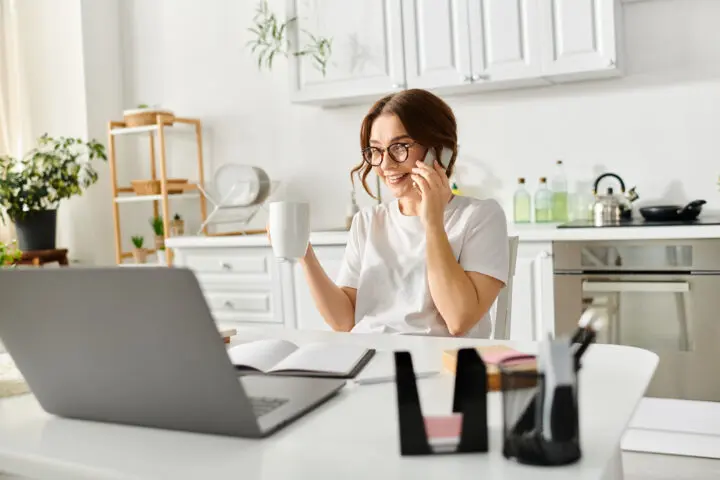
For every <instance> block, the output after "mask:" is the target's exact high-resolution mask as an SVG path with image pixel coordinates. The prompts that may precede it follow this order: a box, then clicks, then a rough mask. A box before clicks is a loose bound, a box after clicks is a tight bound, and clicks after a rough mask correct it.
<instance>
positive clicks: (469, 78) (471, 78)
mask: <svg viewBox="0 0 720 480" xmlns="http://www.w3.org/2000/svg"><path fill="white" fill-rule="evenodd" d="M461 81H463V82H465V83H471V82H472V81H473V77H471V76H470V75H464V76H463V77H462V80H461Z"/></svg>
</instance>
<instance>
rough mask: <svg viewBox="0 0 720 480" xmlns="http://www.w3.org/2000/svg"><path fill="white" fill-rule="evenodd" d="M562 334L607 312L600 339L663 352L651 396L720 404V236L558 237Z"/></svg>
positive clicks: (555, 252)
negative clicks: (585, 317)
mask: <svg viewBox="0 0 720 480" xmlns="http://www.w3.org/2000/svg"><path fill="white" fill-rule="evenodd" d="M553 266H554V286H555V333H556V335H562V334H568V333H570V332H572V331H573V330H574V329H575V328H576V327H577V322H578V319H579V318H580V315H581V314H582V312H583V311H584V310H585V309H586V308H588V307H589V306H590V305H593V306H596V307H600V308H603V309H606V311H607V314H608V318H609V325H607V326H606V327H605V329H604V330H603V332H602V335H601V336H600V338H599V339H598V341H599V342H604V343H612V344H619V345H631V346H636V347H640V348H644V349H647V350H651V351H653V352H655V353H657V354H658V356H659V357H660V362H659V364H658V368H657V371H656V373H655V376H654V377H653V380H652V382H651V384H650V386H649V389H648V392H647V396H649V397H660V398H677V399H688V400H707V401H720V375H719V374H718V373H719V372H720V239H717V240H715V239H702V240H642V241H629V240H628V241H589V242H555V243H554V244H553Z"/></svg>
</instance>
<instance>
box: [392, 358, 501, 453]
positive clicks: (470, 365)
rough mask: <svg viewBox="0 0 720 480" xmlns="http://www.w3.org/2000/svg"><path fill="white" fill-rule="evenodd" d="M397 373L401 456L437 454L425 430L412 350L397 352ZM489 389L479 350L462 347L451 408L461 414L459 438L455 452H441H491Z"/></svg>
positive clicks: (458, 359) (485, 369)
mask: <svg viewBox="0 0 720 480" xmlns="http://www.w3.org/2000/svg"><path fill="white" fill-rule="evenodd" d="M395 375H396V377H395V384H396V388H397V407H398V420H399V424H400V425H399V427H400V453H401V455H431V454H434V453H436V452H434V451H433V449H432V447H431V446H430V443H429V441H428V437H427V432H426V430H425V420H424V417H423V413H422V408H421V407H420V397H419V395H418V389H417V384H416V383H415V370H414V369H413V363H412V357H411V356H410V352H395ZM487 390H488V384H487V368H486V367H485V363H484V362H483V360H482V358H480V355H478V353H477V350H475V349H474V348H463V349H460V350H459V351H458V356H457V367H456V372H455V391H454V394H453V409H452V411H453V412H454V413H460V414H462V423H461V431H460V441H459V442H458V445H457V447H456V449H455V450H454V451H446V452H439V453H471V452H480V453H484V452H487V451H488V425H487Z"/></svg>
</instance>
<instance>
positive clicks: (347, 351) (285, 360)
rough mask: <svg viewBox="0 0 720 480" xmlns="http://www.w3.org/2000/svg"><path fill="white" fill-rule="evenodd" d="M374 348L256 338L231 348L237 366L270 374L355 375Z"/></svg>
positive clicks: (352, 376) (233, 362)
mask: <svg viewBox="0 0 720 480" xmlns="http://www.w3.org/2000/svg"><path fill="white" fill-rule="evenodd" d="M374 353H375V350H372V349H367V348H364V347H359V346H357V345H348V344H336V343H311V344H307V345H303V346H298V345H295V344H294V343H292V342H289V341H287V340H279V339H270V340H256V341H254V342H248V343H243V344H240V345H236V346H234V347H230V348H228V355H229V356H230V361H231V362H232V364H233V365H235V368H237V369H239V370H247V371H248V372H252V371H255V372H262V373H265V374H268V375H293V376H308V377H333V378H354V377H355V376H356V375H357V374H358V373H359V372H360V371H361V370H362V369H363V367H365V365H366V364H367V362H368V361H369V360H370V359H371V358H372V356H373V355H374Z"/></svg>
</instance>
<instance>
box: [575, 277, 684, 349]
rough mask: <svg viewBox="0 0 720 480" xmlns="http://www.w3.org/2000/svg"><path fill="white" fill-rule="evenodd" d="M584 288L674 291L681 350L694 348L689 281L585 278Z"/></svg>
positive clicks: (592, 290) (590, 291) (619, 291)
mask: <svg viewBox="0 0 720 480" xmlns="http://www.w3.org/2000/svg"><path fill="white" fill-rule="evenodd" d="M582 290H583V292H587V293H674V294H676V295H677V297H676V298H677V301H678V317H679V322H680V325H679V327H680V350H681V351H684V352H690V351H692V350H693V349H694V345H693V343H694V342H692V337H693V336H692V331H691V325H690V317H691V315H690V299H689V298H688V295H689V293H690V284H689V283H688V282H592V281H588V280H583V282H582Z"/></svg>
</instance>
